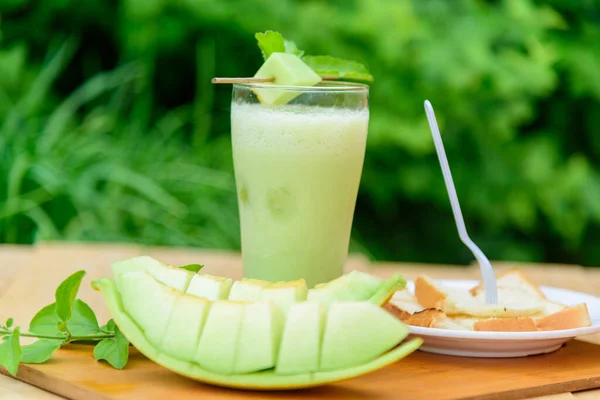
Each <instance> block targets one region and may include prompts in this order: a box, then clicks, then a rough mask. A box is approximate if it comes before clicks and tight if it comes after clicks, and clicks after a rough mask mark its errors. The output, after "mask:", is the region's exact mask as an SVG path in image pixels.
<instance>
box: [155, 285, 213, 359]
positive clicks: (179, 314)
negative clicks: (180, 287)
mask: <svg viewBox="0 0 600 400" xmlns="http://www.w3.org/2000/svg"><path fill="white" fill-rule="evenodd" d="M210 304H211V303H210V302H209V301H208V300H206V299H202V298H199V297H195V296H190V295H181V296H179V298H178V300H177V303H175V307H174V308H173V312H172V314H171V318H170V319H169V325H168V327H167V330H166V332H165V335H164V337H163V340H162V343H161V351H164V352H165V353H167V354H168V355H170V356H172V357H175V358H178V359H180V360H184V361H194V356H195V353H196V350H197V348H198V339H199V338H200V333H201V332H202V330H203V328H204V323H205V321H206V317H207V315H208V312H209V308H210Z"/></svg>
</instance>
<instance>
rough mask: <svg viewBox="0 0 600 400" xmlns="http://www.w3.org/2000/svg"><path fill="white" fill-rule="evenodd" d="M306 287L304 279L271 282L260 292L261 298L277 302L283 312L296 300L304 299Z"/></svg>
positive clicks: (306, 291)
mask: <svg viewBox="0 0 600 400" xmlns="http://www.w3.org/2000/svg"><path fill="white" fill-rule="evenodd" d="M307 293H308V287H307V286H306V281H305V280H304V279H299V280H296V281H290V282H275V283H271V284H269V285H268V286H266V287H265V288H263V290H262V291H261V293H260V299H261V300H269V301H272V302H274V303H275V304H277V305H278V306H279V307H281V309H282V310H283V311H284V312H287V310H288V309H289V308H290V306H291V305H292V304H294V303H296V302H298V301H304V300H306V296H307Z"/></svg>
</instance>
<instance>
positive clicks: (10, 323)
mask: <svg viewBox="0 0 600 400" xmlns="http://www.w3.org/2000/svg"><path fill="white" fill-rule="evenodd" d="M14 322H15V320H14V319H12V318H9V319H7V320H6V327H7V328H10V327H11V326H13V324H14Z"/></svg>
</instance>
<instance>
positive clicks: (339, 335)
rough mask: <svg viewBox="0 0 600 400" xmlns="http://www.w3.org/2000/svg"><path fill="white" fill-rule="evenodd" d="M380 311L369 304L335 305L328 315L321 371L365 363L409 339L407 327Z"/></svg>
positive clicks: (346, 303) (344, 303) (385, 312)
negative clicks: (407, 337) (406, 338)
mask: <svg viewBox="0 0 600 400" xmlns="http://www.w3.org/2000/svg"><path fill="white" fill-rule="evenodd" d="M398 322H399V321H398V319H397V318H396V317H394V316H393V315H392V314H390V313H389V312H387V311H385V310H384V309H383V308H381V307H379V306H377V305H375V304H373V303H369V302H365V301H357V302H350V301H349V302H337V303H334V304H333V305H332V306H331V308H330V309H329V312H328V313H327V324H326V326H325V334H324V335H323V345H322V348H321V362H320V365H319V370H320V371H331V370H336V369H343V368H350V367H354V366H356V365H360V364H364V363H366V362H369V361H371V360H374V359H375V358H377V357H379V356H380V355H381V354H383V353H385V352H386V351H388V350H390V349H392V348H393V347H395V346H396V345H398V343H400V342H401V341H402V340H404V338H405V337H406V336H408V328H407V327H406V325H404V324H402V323H398Z"/></svg>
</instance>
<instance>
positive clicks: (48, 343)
mask: <svg viewBox="0 0 600 400" xmlns="http://www.w3.org/2000/svg"><path fill="white" fill-rule="evenodd" d="M62 344H63V341H62V340H58V339H40V340H38V341H36V342H34V343H33V344H29V345H27V346H23V347H22V348H21V349H22V351H23V354H22V356H21V362H22V363H26V364H41V363H44V362H46V361H48V360H49V359H50V357H52V354H53V353H54V352H55V351H56V350H58V349H59V348H60V346H61V345H62Z"/></svg>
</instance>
